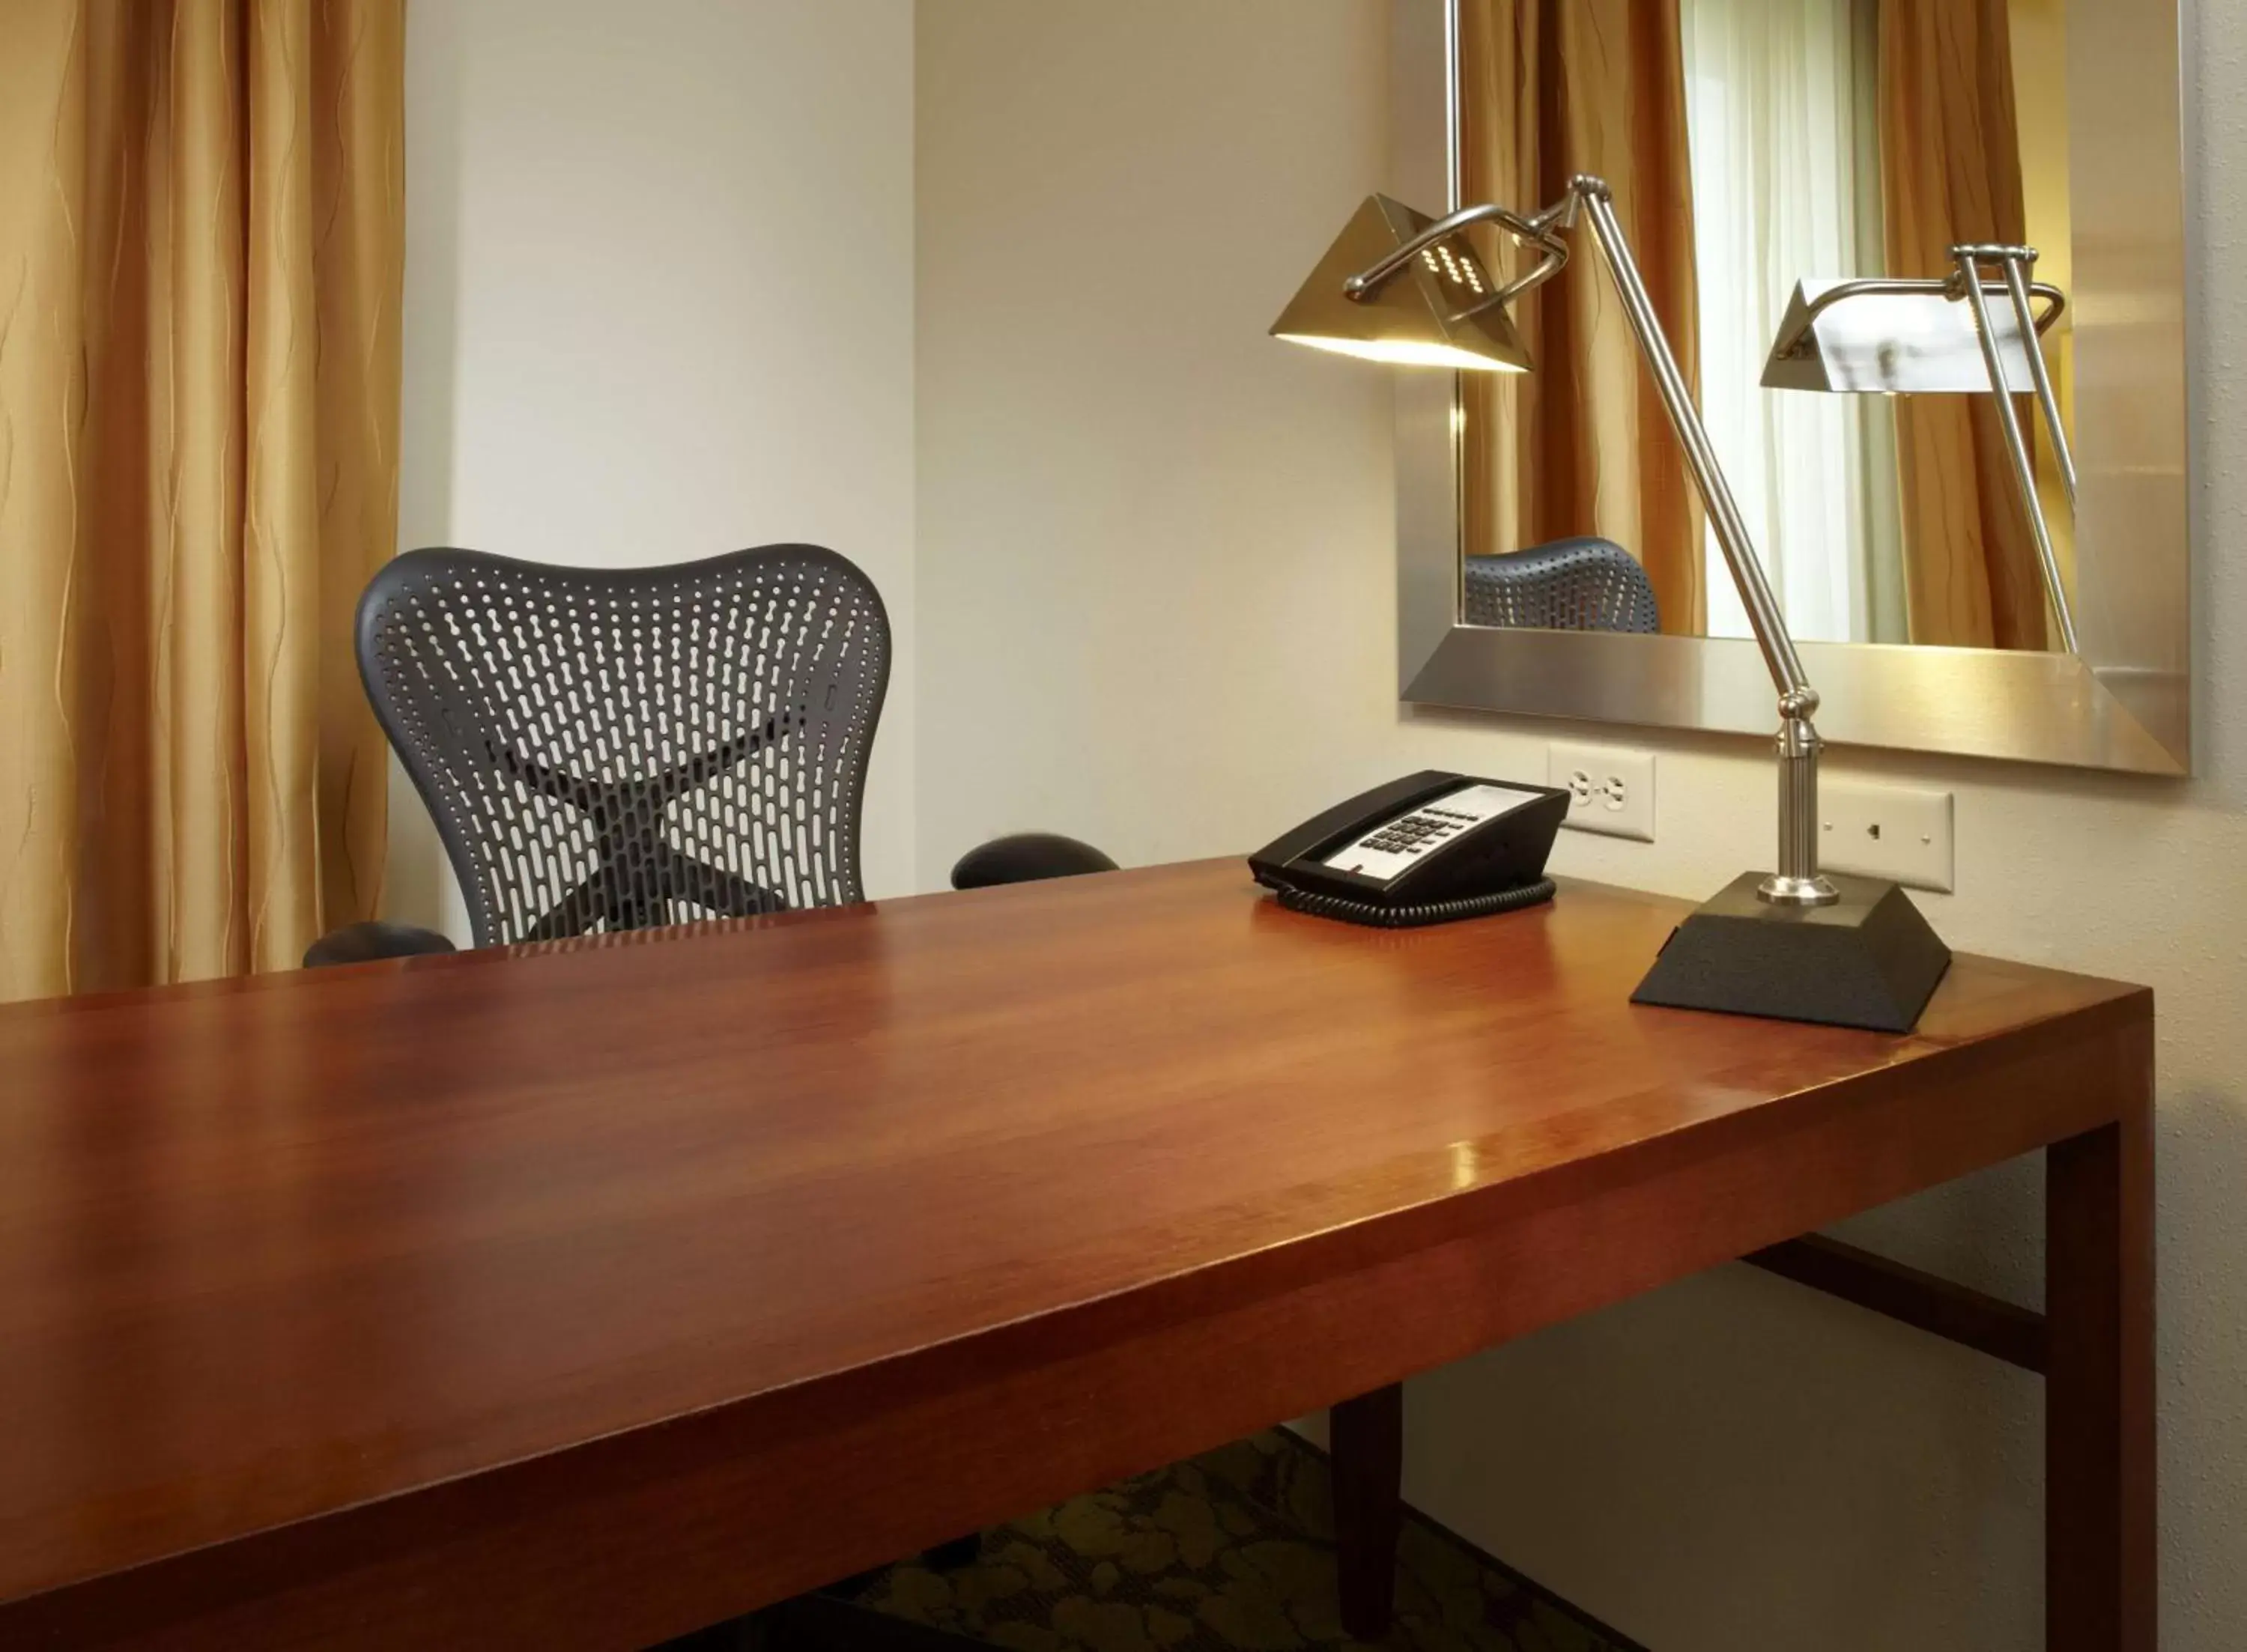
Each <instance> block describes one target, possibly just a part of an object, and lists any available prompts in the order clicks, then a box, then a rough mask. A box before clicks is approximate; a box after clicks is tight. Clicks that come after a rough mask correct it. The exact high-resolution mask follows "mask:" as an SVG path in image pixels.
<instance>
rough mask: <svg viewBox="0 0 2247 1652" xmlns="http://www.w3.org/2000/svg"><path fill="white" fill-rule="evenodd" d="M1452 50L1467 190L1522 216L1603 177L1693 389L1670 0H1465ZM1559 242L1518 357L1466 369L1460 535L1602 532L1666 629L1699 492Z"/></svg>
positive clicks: (1680, 116)
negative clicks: (1509, 369)
mask: <svg viewBox="0 0 2247 1652" xmlns="http://www.w3.org/2000/svg"><path fill="white" fill-rule="evenodd" d="M1460 54H1461V79H1462V86H1461V92H1462V99H1461V109H1460V115H1461V137H1462V146H1463V154H1462V156H1461V160H1462V168H1461V173H1462V175H1461V180H1460V181H1461V187H1462V188H1463V190H1464V192H1465V200H1467V201H1500V202H1502V203H1504V204H1506V205H1508V206H1512V207H1514V208H1517V209H1520V210H1525V211H1534V210H1536V209H1537V208H1540V207H1543V206H1546V205H1547V204H1549V203H1550V202H1552V201H1555V200H1557V199H1559V198H1560V196H1561V193H1562V191H1563V190H1564V189H1565V188H1566V187H1567V181H1568V180H1569V178H1570V177H1571V176H1572V175H1573V174H1576V173H1580V172H1588V173H1596V174H1598V175H1600V176H1601V177H1603V178H1605V179H1606V180H1607V181H1608V183H1610V184H1611V185H1613V186H1614V188H1615V211H1616V215H1617V216H1618V217H1619V218H1620V219H1621V220H1622V226H1623V230H1624V233H1625V234H1626V235H1627V236H1629V238H1630V242H1631V246H1632V250H1633V252H1634V253H1635V254H1636V257H1637V260H1638V262H1639V263H1640V265H1641V267H1642V273H1643V276H1644V277H1645V281H1646V284H1647V288H1648V290H1649V292H1650V293H1651V294H1652V296H1653V299H1654V305H1655V309H1656V312H1657V313H1658V314H1659V315H1660V317H1661V318H1662V324H1663V330H1664V331H1666V332H1667V333H1668V335H1669V338H1670V345H1671V348H1672V349H1673V350H1674V351H1675V352H1676V353H1677V359H1678V363H1679V365H1680V366H1682V367H1683V368H1684V372H1685V378H1686V382H1687V384H1688V385H1689V386H1697V383H1698V351H1697V347H1696V330H1695V317H1696V314H1697V288H1696V283H1695V275H1694V263H1693V257H1694V254H1693V181H1692V167H1691V155H1690V150H1689V148H1688V147H1687V141H1686V128H1685V84H1684V51H1683V48H1682V46H1681V44H1680V38H1679V24H1678V10H1677V0H1465V3H1464V5H1463V6H1462V8H1461V16H1460ZM1572 251H1573V252H1574V256H1573V257H1572V258H1571V260H1570V262H1569V265H1568V268H1567V271H1566V272H1565V273H1564V274H1562V275H1561V276H1560V277H1559V278H1558V279H1556V280H1555V281H1554V282H1552V283H1549V284H1548V285H1547V286H1545V287H1542V288H1540V289H1539V290H1537V291H1536V292H1535V293H1533V294H1532V295H1530V296H1529V297H1526V298H1525V299H1524V300H1522V301H1521V303H1520V305H1519V307H1518V309H1517V311H1516V320H1517V322H1518V323H1519V324H1520V330H1521V333H1522V337H1523V338H1524V340H1525V341H1526V343H1527V345H1529V348H1530V351H1531V353H1532V355H1533V358H1534V360H1535V363H1536V368H1535V371H1534V372H1531V373H1529V374H1526V375H1516V374H1493V373H1470V374H1467V375H1466V376H1465V414H1466V435H1465V445H1466V454H1465V522H1466V543H1467V544H1468V546H1469V548H1470V549H1471V550H1477V551H1508V550H1520V549H1522V548H1524V547H1526V546H1531V545H1536V544H1541V543H1544V542H1546V541H1547V540H1552V539H1558V538H1561V537H1564V536H1568V535H1571V534H1599V535H1602V536H1605V537H1607V538H1609V539H1612V540H1614V541H1615V542H1616V543H1618V544H1621V545H1622V546H1623V547H1624V548H1625V549H1626V550H1629V551H1630V553H1631V554H1632V555H1633V556H1636V557H1637V558H1638V559H1639V561H1640V562H1641V563H1643V565H1644V566H1645V569H1646V571H1647V576H1648V578H1649V581H1650V582H1651V583H1652V584H1653V586H1654V592H1655V597H1656V601H1657V602H1658V603H1659V604H1660V606H1661V611H1662V628H1663V630H1664V631H1673V632H1682V633H1684V634H1688V635H1697V634H1698V633H1699V632H1700V631H1702V630H1703V629H1704V624H1705V619H1706V602H1705V592H1704V574H1703V570H1704V550H1703V530H1702V512H1701V507H1700V502H1699V500H1698V499H1697V496H1696V495H1694V494H1693V492H1692V487H1691V483H1690V480H1689V479H1688V476H1687V474H1686V471H1685V468H1684V454H1682V453H1681V452H1680V450H1679V448H1678V447H1677V439H1676V437H1675V436H1674V435H1673V434H1672V433H1671V431H1670V424H1669V420H1668V418H1667V416H1666V415H1665V414H1664V413H1663V410H1662V404H1661V401H1660V400H1659V399H1658V398H1657V396H1656V393H1655V389H1654V382H1653V379H1651V378H1650V377H1649V375H1648V373H1647V371H1646V368H1645V366H1644V365H1643V362H1642V361H1641V359H1640V357H1639V354H1638V349H1637V346H1636V344H1635V343H1634V342H1633V340H1632V338H1631V333H1630V325H1629V322H1628V320H1627V319H1626V318H1625V317H1624V315H1623V311H1622V303H1621V300H1620V299H1619V298H1617V297H1616V295H1615V288H1614V286H1613V285H1612V283H1610V282H1609V281H1608V274H1607V271H1606V270H1604V269H1603V268H1602V267H1601V266H1600V256H1599V254H1598V253H1597V251H1596V250H1595V249H1594V247H1593V245H1592V242H1591V240H1590V237H1589V236H1588V234H1584V233H1580V234H1579V235H1578V236H1576V237H1575V239H1574V243H1573V246H1572ZM1499 257H1500V258H1501V260H1502V261H1503V262H1504V264H1505V267H1506V269H1507V270H1513V269H1515V268H1518V267H1519V265H1518V263H1517V262H1516V260H1515V257H1514V255H1513V254H1511V253H1506V252H1501V253H1500V254H1499Z"/></svg>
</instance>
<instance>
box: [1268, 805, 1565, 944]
mask: <svg viewBox="0 0 2247 1652" xmlns="http://www.w3.org/2000/svg"><path fill="white" fill-rule="evenodd" d="M1567 814H1568V794H1567V792H1565V791H1561V790H1559V789H1557V788H1554V787H1551V786H1524V785H1520V784H1519V783H1517V782H1513V781H1505V780H1477V779H1474V778H1473V777H1472V776H1471V775H1447V774H1444V773H1443V772H1441V771H1440V770H1437V769H1429V770H1427V771H1425V772H1424V773H1422V774H1417V775H1406V776H1405V777H1404V779H1402V780H1393V781H1391V782H1389V784H1387V785H1386V786H1376V787H1375V788H1373V789H1372V790H1371V791H1369V792H1365V793H1363V794H1361V795H1358V796H1356V797H1353V798H1351V799H1350V800H1349V802H1346V803H1337V804H1335V807H1333V808H1332V809H1328V810H1327V811H1326V812H1325V813H1324V814H1321V815H1314V816H1312V817H1311V818H1310V819H1308V820H1307V821H1305V822H1304V823H1302V824H1301V825H1300V826H1298V827H1296V828H1295V829H1294V830H1293V831H1291V832H1289V833H1287V835H1286V836H1283V837H1281V838H1280V839H1279V840H1278V841H1277V842H1275V843H1272V844H1270V845H1268V846H1267V848H1265V849H1263V850H1260V851H1259V852H1258V853H1256V854H1254V855H1252V856H1250V857H1248V870H1250V871H1252V872H1253V873H1254V874H1255V876H1256V881H1257V882H1258V883H1260V884H1263V885H1264V887H1265V888H1267V889H1269V890H1274V891H1277V892H1278V894H1279V897H1280V904H1281V905H1283V906H1287V907H1292V908H1293V909H1294V910H1295V911H1302V912H1312V913H1315V914H1316V915H1317V916H1319V917H1322V918H1342V919H1345V920H1346V921H1348V922H1349V923H1353V924H1372V925H1378V926H1380V927H1382V928H1384V929H1404V928H1410V927H1412V926H1414V925H1420V924H1442V923H1448V922H1450V921H1451V919H1452V918H1479V917H1482V916H1483V915H1484V914H1485V913H1488V912H1506V911H1513V910H1514V909H1516V908H1517V907H1522V906H1534V905H1537V904H1538V903H1540V901H1548V900H1550V899H1552V898H1553V880H1552V879H1550V878H1549V877H1546V876H1545V857H1547V855H1549V854H1551V853H1552V852H1553V838H1554V834H1556V833H1557V832H1559V831H1560V829H1561V822H1562V821H1563V820H1565V819H1566V818H1567Z"/></svg>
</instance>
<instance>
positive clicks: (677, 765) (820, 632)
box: [358, 545, 890, 946]
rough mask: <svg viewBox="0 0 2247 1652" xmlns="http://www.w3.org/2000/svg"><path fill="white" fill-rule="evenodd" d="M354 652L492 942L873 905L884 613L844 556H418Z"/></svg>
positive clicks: (382, 588)
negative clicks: (864, 845)
mask: <svg viewBox="0 0 2247 1652" xmlns="http://www.w3.org/2000/svg"><path fill="white" fill-rule="evenodd" d="M358 652H359V674H360V676H361V677H362V678H363V679H365V684H366V692H367V696H368V698H369V699H370V700H372V701H373V702H374V709H375V714H376V715H377V716H378V717H379V719H380V720H381V722H382V727H383V730H384V732H385V733H386V734H388V736H389V737H390V742H391V744H392V745H393V746H394V747H397V749H398V754H399V756H400V759H401V760H402V761H404V763H405V765H406V773H407V774H408V775H411V776H412V777H413V783H414V785H415V787H416V788H419V790H420V794H421V799H422V801H423V802H425V803H426V804H427V805H428V809H429V812H430V814H431V815H432V816H434V819H435V821H436V823H437V830H438V834H439V836H441V837H442V838H443V839H444V843H445V850H446V853H447V855H448V856H450V857H451V859H452V863H453V870H454V874H455V875H456V876H457V877H459V879H460V883H461V893H462V895H463V896H465V897H466V898H467V901H468V918H469V922H470V923H471V925H473V927H474V929H475V939H476V944H477V945H480V946H485V945H494V944H495V943H504V942H510V941H522V940H548V939H558V938H560V937H563V936H569V935H578V934H584V933H587V932H592V931H596V930H601V931H608V930H628V929H641V928H645V927H648V926H650V925H657V924H667V923H680V922H687V921H691V920H693V919H694V918H704V917H712V916H718V917H744V916H748V915H750V914H753V913H757V912H769V911H781V910H783V909H787V908H795V907H805V906H832V905H842V904H843V903H846V902H850V901H856V900H860V899H863V898H864V892H863V891H862V889H861V887H860V884H859V873H858V825H859V810H860V807H861V803H862V800H863V797H864V791H865V780H866V759H867V753H868V750H869V748H870V747H871V746H872V744H873V740H874V726H875V724H876V722H877V721H878V720H879V718H880V716H881V711H882V697H883V694H884V692H885V691H886V689H887V687H888V684H889V675H890V627H889V619H888V617H887V615H886V614H885V613H884V611H883V608H882V599H881V597H880V595H879V593H878V592H877V591H876V590H875V589H874V585H873V582H872V581H871V580H869V579H868V578H867V577H865V576H864V574H862V573H860V572H859V571H858V570H857V568H856V567H854V566H853V565H852V564H851V563H850V562H849V561H848V560H847V559H846V558H844V557H843V556H837V554H836V553H835V552H833V551H831V550H823V549H822V548H820V547H819V546H816V545H768V546H765V547H763V548H762V549H760V550H742V551H736V552H734V553H733V554H732V555H730V556H714V557H712V558H710V559H709V560H707V561H706V562H694V563H679V564H676V565H673V566H671V567H666V568H642V569H631V570H598V569H582V568H555V567H548V566H546V565H543V564H542V563H527V562H516V561H512V560H510V559H509V558H507V557H503V556H486V555H484V554H482V553H481V552H478V551H473V550H417V551H413V552H409V553H408V554H407V555H406V556H400V557H399V558H397V559H396V560H395V561H393V562H392V563H389V564H387V565H386V567H384V569H383V570H382V571H381V572H380V573H379V574H378V575H376V577H375V578H374V581H373V583H372V584H370V585H369V586H368V587H367V590H366V594H365V596H364V597H361V598H360V601H359V631H358Z"/></svg>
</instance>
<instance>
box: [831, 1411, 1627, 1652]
mask: <svg viewBox="0 0 2247 1652" xmlns="http://www.w3.org/2000/svg"><path fill="white" fill-rule="evenodd" d="M1397 1560H1398V1575H1397V1620H1396V1628H1394V1629H1393V1630H1392V1631H1391V1633H1390V1636H1389V1639H1388V1640H1387V1641H1386V1642H1383V1644H1384V1645H1386V1646H1388V1647H1390V1648H1410V1649H1415V1652H1643V1649H1641V1648H1639V1647H1637V1645H1636V1642H1630V1641H1627V1640H1625V1639H1623V1638H1622V1637H1621V1636H1620V1635H1615V1633H1614V1632H1613V1631H1611V1630H1608V1629H1607V1628H1603V1627H1602V1626H1601V1625H1599V1624H1597V1623H1595V1622H1594V1621H1591V1620H1590V1619H1588V1618H1586V1617H1585V1616H1583V1614H1581V1613H1579V1612H1577V1611H1575V1610H1574V1608H1571V1607H1569V1606H1568V1605H1567V1602H1565V1601H1560V1600H1558V1599H1556V1598H1554V1596H1552V1595H1551V1594H1547V1592H1545V1591H1544V1590H1542V1589H1540V1588H1539V1587H1537V1586H1536V1585H1535V1584H1533V1583H1531V1582H1529V1581H1528V1580H1526V1579H1524V1578H1522V1577H1520V1576H1518V1575H1516V1574H1515V1573H1512V1572H1509V1571H1507V1570H1506V1568H1505V1567H1501V1566H1499V1564H1498V1563H1497V1562H1496V1561H1494V1560H1491V1559H1490V1558H1489V1557H1488V1556H1486V1555H1483V1554H1480V1553H1477V1552H1476V1551H1475V1550H1473V1549H1472V1548H1471V1547H1469V1546H1467V1545H1466V1544H1465V1543H1464V1542H1462V1541H1461V1540H1460V1539H1458V1538H1456V1537H1454V1536H1452V1535H1451V1533H1448V1532H1445V1531H1444V1530H1443V1529H1442V1528H1441V1527H1439V1526H1433V1525H1431V1524H1430V1523H1429V1522H1427V1521H1425V1520H1423V1519H1419V1518H1417V1516H1409V1515H1408V1517H1407V1519H1406V1522H1405V1526H1404V1538H1403V1539H1402V1541H1401V1543H1400V1544H1399V1546H1398V1556H1397ZM855 1598H856V1599H857V1601H860V1602H862V1603H863V1604H864V1605H868V1606H872V1607H875V1608H879V1609H880V1610H882V1611H884V1612H888V1613H891V1614H894V1615H896V1616H898V1617H901V1618H905V1619H907V1620H909V1621H913V1622H916V1623H923V1624H927V1625H929V1626H931V1627H933V1628H941V1629H946V1630H949V1631H951V1632H953V1633H954V1634H957V1635H972V1636H974V1637H975V1638H977V1639H979V1640H981V1641H984V1642H988V1643H989V1644H991V1645H994V1646H1000V1647H1007V1648H1011V1649H1014V1652H1297V1649H1320V1648H1355V1647H1363V1645H1364V1644H1365V1643H1364V1642H1359V1641H1355V1640H1352V1639H1351V1638H1349V1636H1348V1635H1344V1634H1343V1633H1342V1625H1341V1623H1340V1622H1339V1621H1337V1619H1336V1616H1335V1560H1334V1507H1333V1500H1332V1496H1331V1493H1330V1491H1329V1487H1328V1471H1327V1462H1326V1459H1325V1457H1323V1456H1322V1455H1321V1454H1320V1453H1319V1452H1318V1451H1315V1449H1314V1448H1312V1447H1310V1446H1308V1445H1307V1444H1304V1443H1303V1442H1301V1440H1299V1439H1297V1438H1296V1437H1294V1435H1292V1434H1289V1433H1287V1432H1285V1431H1274V1432H1271V1433H1266V1434H1260V1435H1257V1436H1255V1437H1253V1438H1252V1439H1247V1440H1243V1441H1241V1442H1240V1443H1239V1444H1234V1445H1229V1446H1226V1447H1225V1448H1223V1449H1222V1450H1220V1451H1212V1452H1211V1453H1209V1454H1208V1455H1207V1456H1205V1457H1196V1458H1194V1459H1192V1461H1190V1462H1185V1463H1180V1464H1173V1465H1172V1466H1171V1467H1170V1468H1166V1469H1163V1470H1160V1471H1157V1472H1155V1473H1153V1474H1144V1475H1141V1476H1139V1477H1138V1478H1136V1479H1130V1480H1125V1481H1123V1482H1121V1483H1120V1484H1117V1485H1112V1486H1110V1487H1109V1488H1108V1489H1107V1490H1105V1491H1103V1492H1093V1493H1091V1494H1090V1495H1089V1496H1086V1497H1079V1498H1071V1499H1070V1500H1069V1501H1068V1502H1066V1503H1063V1504H1062V1505H1059V1506H1057V1507H1055V1508H1051V1509H1047V1510H1045V1511H1043V1512H1040V1513H1037V1514H1034V1515H1031V1516H1030V1517H1029V1518H1028V1519H1021V1520H1015V1521H1013V1522H1011V1523H1010V1524H1008V1525H1006V1526H995V1527H994V1528H993V1529H992V1530H990V1531H988V1532H987V1533H984V1534H983V1546H982V1558H981V1559H980V1560H979V1561H978V1562H976V1563H975V1564H974V1565H972V1566H967V1567H960V1568H959V1569H957V1570H953V1571H948V1572H938V1571H935V1570H932V1568H931V1567H929V1566H928V1565H927V1564H925V1562H907V1563H905V1564H902V1565H898V1566H894V1567H890V1568H889V1569H888V1570H886V1571H884V1572H879V1573H875V1574H873V1575H872V1577H871V1578H870V1579H869V1580H866V1581H865V1582H864V1583H863V1584H862V1585H860V1586H859V1587H857V1590H856V1591H855Z"/></svg>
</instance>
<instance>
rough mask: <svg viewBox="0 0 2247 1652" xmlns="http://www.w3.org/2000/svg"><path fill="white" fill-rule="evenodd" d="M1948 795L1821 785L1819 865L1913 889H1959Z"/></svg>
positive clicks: (1829, 781)
mask: <svg viewBox="0 0 2247 1652" xmlns="http://www.w3.org/2000/svg"><path fill="white" fill-rule="evenodd" d="M1951 812H1952V811H1951V804H1950V793H1949V792H1937V791H1923V790H1922V789H1920V788H1917V787H1915V786H1874V785H1870V784H1868V783H1867V782H1862V781H1853V780H1836V779H1834V777H1833V776H1832V775H1825V776H1823V777H1821V778H1820V782H1819V785H1818V864H1819V865H1820V867H1823V868H1825V869H1827V870H1832V871H1837V872H1855V873H1857V874H1858V875H1859V876H1860V877H1886V878H1889V879H1891V880H1893V881H1894V882H1896V883H1899V884H1906V885H1908V886H1909V887H1910V888H1913V889H1933V890H1939V891H1943V892H1944V893H1946V894H1947V893H1949V892H1950V890H1951V889H1952V887H1953V886H1954V881H1955V869H1954V860H1955V857H1954V854H1953V849H1952V841H1951V825H1950V822H1951Z"/></svg>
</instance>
